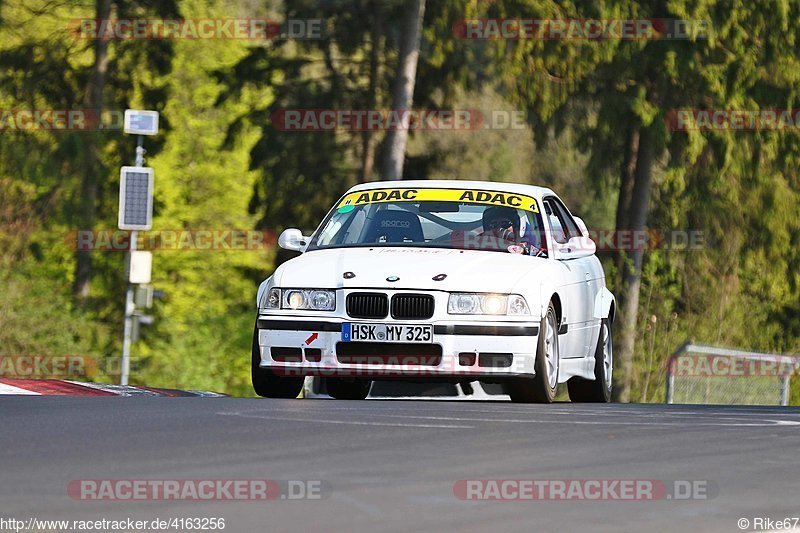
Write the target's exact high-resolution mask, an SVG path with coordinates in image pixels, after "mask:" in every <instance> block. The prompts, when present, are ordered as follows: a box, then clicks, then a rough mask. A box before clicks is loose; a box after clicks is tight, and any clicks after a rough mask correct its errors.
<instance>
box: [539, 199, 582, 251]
mask: <svg viewBox="0 0 800 533" xmlns="http://www.w3.org/2000/svg"><path fill="white" fill-rule="evenodd" d="M546 202H547V203H548V204H549V207H550V211H551V212H552V216H553V217H554V218H557V219H558V225H559V227H560V228H561V229H562V235H561V236H560V238H562V239H563V240H559V236H555V239H556V241H557V242H559V243H561V244H563V243H565V242H567V241H568V240H569V239H571V238H572V237H580V236H581V230H580V229H579V228H578V224H577V223H576V222H575V219H573V218H572V215H570V214H569V211H567V208H566V207H564V204H562V203H561V202H560V201H559V200H558V199H556V198H548V199H547V200H546ZM551 220H552V218H551ZM551 224H552V227H553V232H554V233H555V231H556V229H555V228H556V225H555V224H554V223H552V222H551Z"/></svg>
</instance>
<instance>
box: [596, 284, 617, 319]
mask: <svg viewBox="0 0 800 533" xmlns="http://www.w3.org/2000/svg"><path fill="white" fill-rule="evenodd" d="M612 305H614V295H613V294H611V291H609V290H608V289H607V288H606V287H603V288H602V289H600V292H598V293H597V296H595V298H594V317H595V318H600V319H603V318H608V317H609V316H610V315H611V306H612ZM611 320H612V321H613V320H614V317H613V315H611Z"/></svg>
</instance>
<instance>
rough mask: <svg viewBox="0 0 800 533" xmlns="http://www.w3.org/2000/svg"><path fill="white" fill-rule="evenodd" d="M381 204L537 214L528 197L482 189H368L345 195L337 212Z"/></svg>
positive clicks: (534, 205) (530, 197)
mask: <svg viewBox="0 0 800 533" xmlns="http://www.w3.org/2000/svg"><path fill="white" fill-rule="evenodd" d="M382 202H463V203H469V204H486V205H500V206H504V207H513V208H516V209H523V210H525V211H531V212H533V213H538V212H539V206H538V205H537V203H536V199H535V198H533V197H532V196H528V195H526V194H516V193H510V192H498V191H487V190H483V189H370V190H368V191H359V192H352V193H350V194H348V195H347V196H345V197H344V198H342V201H341V202H339V205H338V206H337V209H341V208H342V207H345V206H354V207H355V206H357V205H363V204H376V203H382Z"/></svg>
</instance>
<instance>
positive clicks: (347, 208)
mask: <svg viewBox="0 0 800 533" xmlns="http://www.w3.org/2000/svg"><path fill="white" fill-rule="evenodd" d="M278 243H279V245H280V246H281V247H282V248H285V249H287V250H295V251H298V252H301V255H300V256H299V257H296V258H294V259H291V260H290V261H287V262H286V263H284V264H282V265H281V266H280V267H278V268H277V269H276V270H275V272H274V273H273V275H272V276H270V277H269V278H267V279H266V280H265V281H264V282H263V283H262V284H261V286H260V287H259V289H258V297H257V304H258V317H257V320H256V325H255V331H254V334H253V353H252V378H253V387H254V389H255V392H256V393H257V394H259V395H261V396H267V397H273V398H294V397H296V396H297V395H298V394H299V392H300V390H301V388H302V386H303V380H304V378H305V377H306V376H322V377H324V378H326V385H327V391H328V393H329V394H330V395H331V396H333V397H334V398H339V399H363V398H365V397H366V396H367V394H368V392H369V388H370V385H371V382H372V380H376V379H380V380H390V379H403V380H413V381H420V380H429V381H439V382H441V381H450V382H462V383H464V382H472V381H481V382H484V383H486V382H488V383H500V384H503V385H504V389H505V390H506V391H507V393H508V394H509V395H510V396H511V398H512V400H514V401H519V402H551V401H553V398H554V397H555V395H556V389H557V387H558V384H559V383H565V382H566V383H567V387H568V390H569V396H570V398H571V399H572V400H573V401H591V402H607V401H609V399H610V395H611V375H612V368H613V359H612V348H611V324H612V322H613V321H614V309H615V302H614V296H613V295H612V294H611V292H609V290H608V289H607V288H606V284H605V275H604V273H603V268H602V266H601V264H600V261H599V260H598V259H597V257H596V256H595V248H596V246H595V243H594V242H593V241H592V240H591V239H590V238H589V234H588V231H587V229H586V225H585V224H584V223H583V221H582V220H581V219H579V218H576V217H573V216H572V215H571V214H570V212H569V211H568V210H567V208H566V207H565V206H564V204H563V203H562V202H561V200H560V199H559V198H558V196H556V194H555V193H554V192H553V191H551V190H550V189H546V188H542V187H533V186H530V185H520V184H511V183H494V182H477V181H449V180H431V181H393V182H373V183H366V184H362V185H357V186H355V187H353V188H352V189H350V190H349V191H347V193H346V194H345V195H344V196H343V197H342V198H341V199H340V200H339V201H338V202H337V203H336V205H334V206H333V208H332V209H331V210H330V212H329V213H328V215H327V216H326V217H325V219H324V220H323V221H322V224H320V226H319V228H317V230H316V231H315V232H314V233H313V234H312V235H311V236H309V237H306V236H303V235H302V233H301V232H300V230H296V229H287V230H286V231H284V232H283V233H282V234H281V236H280V238H279V240H278Z"/></svg>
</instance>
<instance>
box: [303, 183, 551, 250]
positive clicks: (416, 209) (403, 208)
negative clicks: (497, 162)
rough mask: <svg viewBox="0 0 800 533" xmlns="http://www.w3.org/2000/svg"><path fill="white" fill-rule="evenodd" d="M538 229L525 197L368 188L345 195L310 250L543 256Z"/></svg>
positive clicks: (535, 210) (530, 203)
mask: <svg viewBox="0 0 800 533" xmlns="http://www.w3.org/2000/svg"><path fill="white" fill-rule="evenodd" d="M409 191H412V192H409ZM470 193H471V194H470ZM404 195H405V196H404ZM390 198H392V199H391V200H390ZM484 202H485V203H484ZM541 230H542V222H541V217H540V216H539V210H538V204H537V203H536V200H535V199H533V198H531V197H529V196H525V195H517V194H512V193H498V192H494V191H462V190H454V189H415V190H411V189H384V190H370V191H365V192H362V193H351V194H349V195H347V196H345V197H344V198H343V199H342V200H341V202H340V203H339V204H338V205H337V207H336V209H334V210H333V212H332V213H331V214H330V215H329V216H328V218H327V219H326V220H325V221H324V222H323V224H322V226H321V229H320V230H319V231H318V232H317V233H316V235H315V237H314V239H313V241H312V242H311V245H310V246H309V250H313V249H325V248H343V247H359V246H369V247H375V246H416V247H432V248H450V249H461V250H486V251H497V252H506V253H509V252H511V253H522V254H529V255H544V254H545V251H544V249H545V245H544V243H543V240H542V239H543V232H542V231H541Z"/></svg>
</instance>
